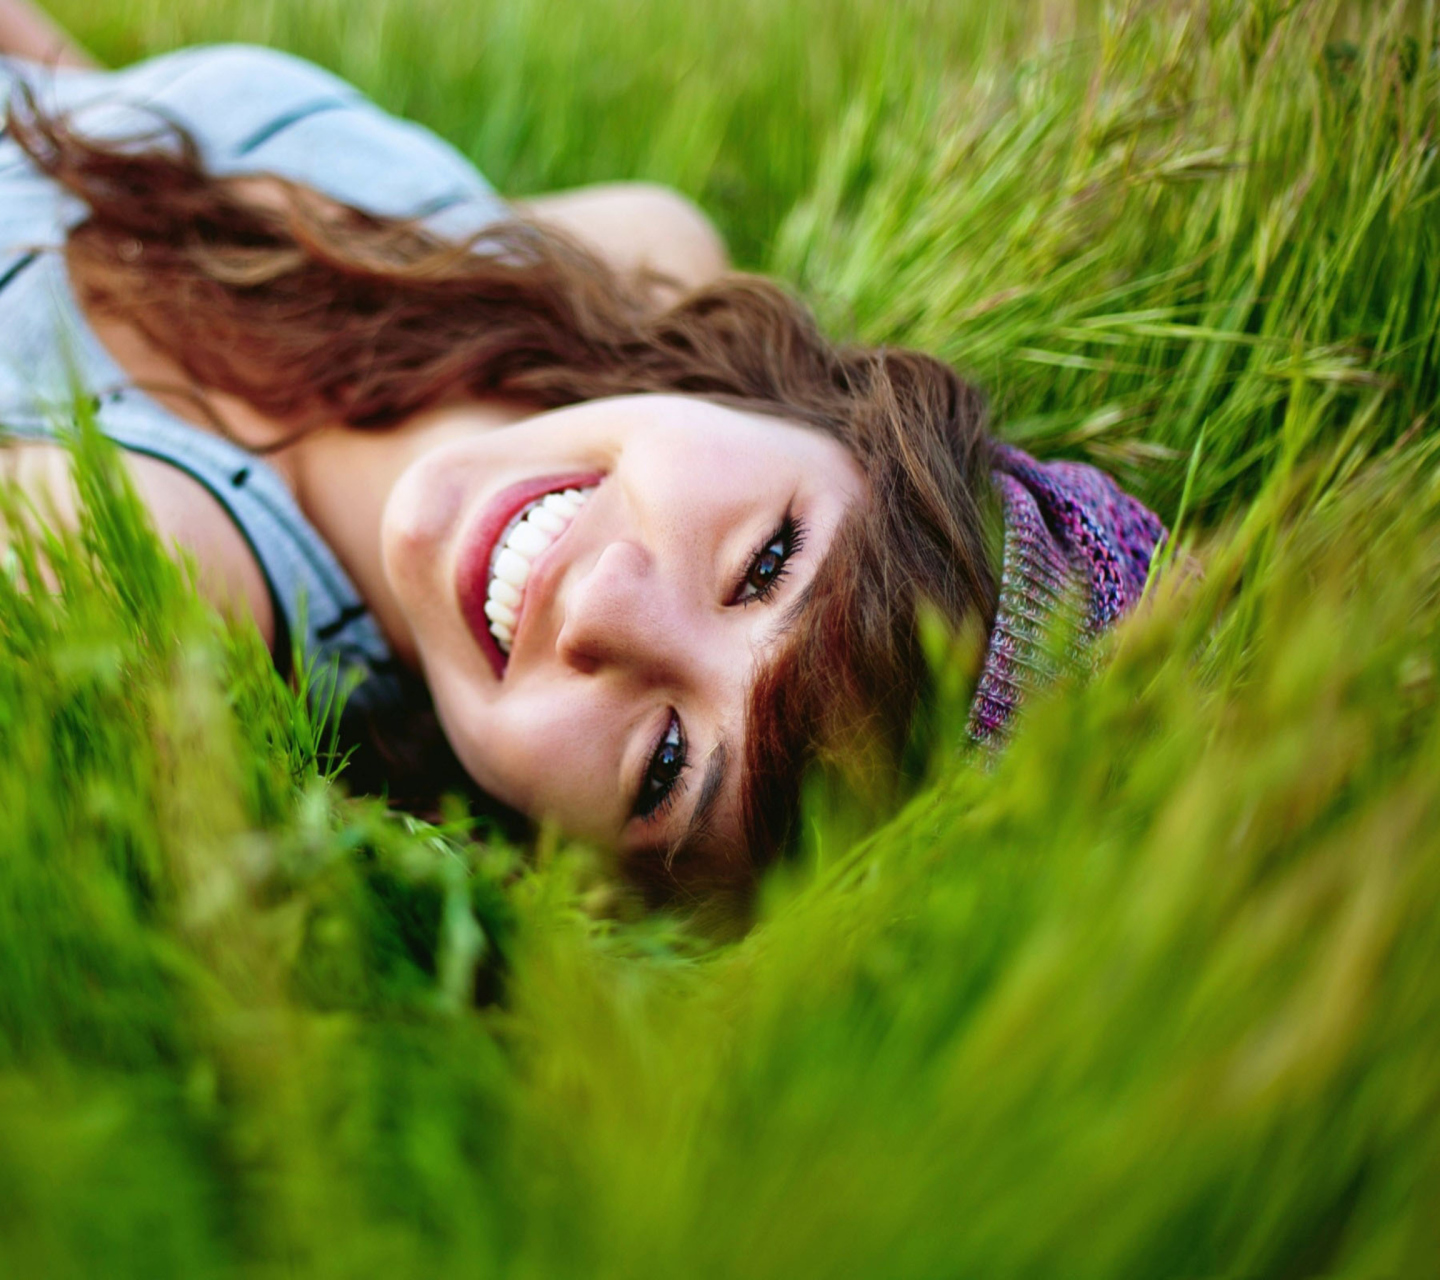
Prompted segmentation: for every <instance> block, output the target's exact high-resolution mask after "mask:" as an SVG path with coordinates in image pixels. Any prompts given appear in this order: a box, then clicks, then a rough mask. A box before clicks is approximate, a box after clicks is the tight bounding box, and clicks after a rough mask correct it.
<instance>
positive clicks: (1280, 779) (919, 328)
mask: <svg viewBox="0 0 1440 1280" xmlns="http://www.w3.org/2000/svg"><path fill="white" fill-rule="evenodd" d="M52 7H53V10H54V12H56V13H57V14H58V16H59V17H60V18H61V20H62V21H64V22H65V23H66V24H67V25H69V27H70V28H71V29H72V30H73V31H74V32H76V34H77V35H78V36H79V37H80V38H81V39H82V40H83V41H85V42H86V43H87V44H88V45H89V46H90V47H91V49H92V50H93V51H94V52H95V53H97V54H98V55H99V56H100V57H101V58H102V59H104V60H106V61H107V62H111V63H123V62H126V61H129V60H132V59H134V58H137V57H140V56H143V55H144V54H147V53H150V52H156V51H160V50H164V49H168V48H171V47H174V46H176V45H179V44H183V43H190V42H197V41H215V40H233V39H243V40H256V41H262V42H265V43H270V44H274V45H278V46H281V47H284V48H288V49H292V50H294V51H296V52H299V53H301V54H304V55H306V56H308V57H311V58H314V59H316V60H318V61H320V62H322V63H324V64H325V65H327V66H329V67H331V68H333V69H335V70H337V71H339V72H341V73H342V74H344V75H346V76H348V77H350V78H351V79H353V80H355V81H356V82H358V83H359V84H360V85H361V86H362V87H364V88H365V89H366V90H367V91H369V92H370V93H371V94H372V95H373V96H374V97H376V98H377V99H378V100H379V101H380V102H381V103H382V104H383V105H385V106H387V107H389V108H391V109H393V110H397V111H401V112H404V113H407V114H410V115H412V116H414V117H415V118H417V119H419V120H421V121H423V122H424V123H426V124H429V125H430V126H431V127H433V128H435V129H437V130H438V131H439V132H441V133H442V134H444V135H445V136H447V137H449V138H450V139H452V140H453V141H454V142H455V143H456V144H457V145H458V146H460V147H461V148H462V149H464V150H465V151H466V152H467V153H468V154H470V155H471V156H472V157H473V158H474V159H475V160H476V162H477V163H478V164H479V165H480V166H481V167H482V169H484V170H485V172H486V173H487V174H488V175H489V176H490V177H491V178H492V179H493V180H494V181H495V182H496V183H497V185H498V186H499V187H500V188H501V189H502V190H503V191H506V192H510V193H514V194H520V193H527V192H533V191H538V190H543V189H547V188H552V187H558V186H564V185H569V184H574V183H578V182H583V181H588V180H593V179H600V178H622V177H644V178H652V179H658V180H663V181H666V182H670V183H673V184H675V185H677V186H679V187H681V188H682V189H684V190H685V191H687V192H688V193H690V194H691V195H693V196H694V197H695V198H696V199H698V200H699V201H700V202H701V203H702V204H703V205H704V206H705V207H706V208H707V209H708V210H709V211H710V212H711V213H712V215H713V216H714V218H715V219H716V221H717V222H718V223H719V224H720V226H721V227H722V228H723V230H724V231H725V232H726V234H727V236H728V237H729V238H730V240H731V243H732V245H733V246H734V250H735V254H736V257H737V260H738V261H739V263H740V264H741V265H743V266H745V267H747V268H754V269H759V270H764V271H768V272H772V273H775V274H777V275H779V276H780V277H782V278H783V279H785V280H787V281H789V282H791V283H792V284H793V285H794V286H795V287H796V288H797V289H799V290H801V291H802V292H803V293H804V294H805V295H806V296H807V297H809V298H810V299H811V300H812V301H813V302H814V304H815V305H816V307H817V308H818V310H819V311H820V313H821V315H822V316H823V317H824V319H825V322H826V324H827V325H828V326H829V327H831V328H832V329H834V330H836V331H837V332H840V333H842V334H845V335H850V336H855V337H858V338H863V339H865V340H869V341H876V342H887V343H906V344H913V345H916V346H921V347H924V348H927V349H930V350H933V351H935V352H937V353H939V354H941V355H943V356H944V357H946V358H948V359H950V360H952V361H954V362H955V363H956V364H957V365H958V366H959V367H961V368H962V369H963V370H965V371H966V372H967V373H969V374H970V375H971V376H973V377H974V378H975V379H977V380H978V381H979V382H981V383H982V384H983V385H984V386H985V387H986V388H987V390H988V391H989V393H990V395H991V397H992V401H993V404H994V406H995V419H996V427H997V430H998V431H999V432H1000V433H1001V434H1002V435H1004V436H1006V437H1008V438H1010V439H1013V440H1016V441H1019V442H1021V443H1023V444H1024V445H1025V446H1026V447H1027V448H1030V449H1031V450H1033V451H1035V452H1037V453H1040V454H1043V455H1047V456H1048V455H1063V456H1071V457H1079V458H1084V459H1088V460H1091V461H1095V462H1098V463H1099V464H1100V465H1103V466H1105V467H1107V468H1108V469H1110V470H1112V471H1113V472H1114V473H1116V474H1117V475H1118V476H1120V477H1121V478H1122V479H1123V480H1124V482H1125V483H1126V484H1128V485H1129V486H1130V487H1132V488H1133V489H1134V490H1135V491H1136V492H1138V493H1140V494H1141V495H1142V496H1143V497H1145V498H1146V499H1147V500H1148V501H1149V502H1151V503H1152V504H1154V505H1155V506H1156V508H1157V509H1158V510H1159V511H1160V512H1161V514H1162V516H1163V518H1164V519H1165V520H1166V522H1167V523H1168V524H1170V525H1171V526H1172V527H1174V528H1175V529H1176V530H1177V531H1178V534H1177V538H1176V541H1175V545H1176V546H1177V547H1180V548H1182V549H1184V550H1185V551H1187V552H1189V553H1193V554H1194V555H1196V556H1197V557H1198V558H1199V560H1200V561H1201V562H1202V563H1203V565H1204V576H1203V579H1201V580H1199V581H1196V580H1193V579H1191V580H1189V581H1188V582H1185V583H1182V584H1180V585H1178V586H1176V585H1172V584H1171V583H1170V582H1169V581H1168V580H1162V581H1161V582H1160V583H1159V589H1158V590H1157V591H1156V592H1155V593H1154V599H1153V603H1152V604H1151V605H1150V607H1148V608H1147V609H1146V610H1145V611H1144V612H1143V614H1142V616H1139V617H1137V618H1135V619H1133V620H1131V621H1130V622H1129V623H1128V624H1127V625H1126V626H1125V627H1124V628H1123V629H1122V631H1121V632H1120V634H1119V635H1118V636H1117V637H1116V638H1115V641H1114V643H1113V644H1111V645H1110V646H1109V647H1108V649H1107V653H1106V660H1105V662H1104V663H1103V664H1102V667H1101V670H1100V672H1099V674H1098V675H1097V677H1096V678H1095V679H1094V680H1092V681H1090V682H1089V683H1087V684H1085V685H1083V686H1068V687H1064V688H1060V689H1057V690H1056V691H1055V693H1054V694H1053V695H1052V696H1050V697H1048V698H1047V699H1045V700H1043V701H1042V702H1041V703H1039V704H1037V705H1036V706H1034V707H1033V709H1032V710H1031V711H1030V713H1029V714H1028V716H1027V717H1026V719H1025V720H1024V722H1023V724H1022V725H1021V728H1020V732H1019V733H1018V735H1017V737H1016V739H1015V741H1014V743H1013V744H1012V746H1011V748H1010V750H1009V751H1008V753H1007V754H1006V756H1005V757H1004V759H1003V761H1002V763H1001V764H1000V766H999V767H998V768H997V769H995V770H993V771H989V772H986V771H982V770H980V769H978V768H977V767H976V766H975V764H974V762H973V761H971V760H968V759H967V758H965V757H964V756H962V755H960V754H958V753H957V754H955V755H953V756H950V755H946V756H945V757H944V758H940V759H936V760H935V761H934V763H933V783H932V784H931V785H930V786H929V787H927V788H926V789H925V790H924V791H923V792H922V793H921V794H920V795H919V796H917V797H916V798H915V799H914V800H913V801H912V802H911V803H910V804H909V805H908V807H907V808H906V809H905V810H904V811H903V812H901V813H900V814H898V815H896V816H894V818H893V820H891V821H889V822H888V823H887V824H886V825H884V826H882V827H881V828H880V829H878V830H874V831H856V830H853V829H852V828H851V827H849V826H847V825H846V824H844V823H842V822H841V821H839V820H838V819H836V818H834V817H833V815H830V816H827V814H826V813H825V812H824V810H823V808H818V807H817V809H816V811H815V813H814V815H813V817H812V821H811V824H810V827H809V831H810V837H809V839H808V840H807V842H806V849H805V852H804V854H803V856H802V857H801V858H800V859H799V861H798V862H797V863H796V864H795V865H794V866H793V867H791V868H788V869H786V870H785V871H783V872H782V873H780V874H778V875H777V876H775V877H774V878H772V880H770V881H769V882H767V884H766V886H765V891H764V894H763V901H762V908H761V913H760V919H759V922H758V924H757V925H756V927H755V928H754V929H753V930H751V931H750V932H749V933H748V934H747V935H746V936H745V937H744V938H743V939H740V940H736V941H731V942H729V943H726V944H724V945H714V944H712V943H707V942H705V941H704V940H703V939H702V938H701V936H700V935H699V934H698V933H697V931H696V930H695V929H694V928H692V927H690V926H688V925H687V923H686V922H685V921H684V920H682V919H678V918H669V917H659V918H653V917H652V918H642V917H640V916H638V915H636V913H634V912H633V911H631V910H629V909H628V908H627V907H626V906H625V904H624V902H623V901H621V900H618V899H617V897H616V895H615V894H614V892H613V891H612V890H611V889H610V888H609V887H608V886H607V882H606V880H605V877H604V875H603V871H602V869H601V868H599V866H598V865H597V863H596V862H595V861H594V860H593V859H592V858H590V857H588V856H586V854H585V853H584V851H582V850H576V849H571V848H567V847H566V846H565V845H564V844H563V843H561V842H557V841H555V840H553V839H549V838H546V839H542V840H541V842H540V847H539V848H537V849H533V850H513V849H509V848H507V847H504V846H503V845H501V844H499V843H497V842H495V841H490V842H485V841H483V840H476V839H472V838H469V837H470V834H471V833H469V832H468V831H467V829H466V827H465V824H464V823H463V822H461V821H459V817H458V814H457V816H456V821H455V822H454V823H452V824H451V826H449V827H446V828H443V829H437V828H431V827H426V826H423V825H421V824H418V823H415V822H413V821H410V820H407V819H405V818H402V817H399V816H397V815H393V814H388V813H386V812H384V811H383V809H382V808H381V807H380V806H379V805H378V803H377V802H375V801H372V800H363V799H348V798H346V796H345V795H344V792H343V777H342V780H341V785H338V786H337V785H335V784H334V782H333V781H332V780H331V777H330V775H331V772H332V761H331V758H330V756H329V754H328V751H327V748H328V744H329V738H328V735H327V732H326V729H325V727H324V725H323V724H322V723H320V722H319V720H318V719H317V717H316V716H314V715H312V714H311V713H310V712H309V711H307V710H306V707H305V703H304V701H303V699H298V698H297V697H296V696H295V695H294V694H293V693H292V692H290V691H288V690H287V689H285V688H283V687H282V686H281V685H280V684H279V683H278V681H276V680H275V679H274V678H273V676H272V675H271V673H270V669H269V664H268V659H267V656H266V655H265V653H264V652H263V650H262V649H261V647H260V645H259V642H258V641H257V640H255V639H254V638H253V637H250V636H247V635H242V634H230V633H227V632H226V631H225V630H224V629H223V628H222V627H221V626H220V624H219V623H218V622H217V621H216V620H215V619H214V617H213V616H212V615H211V614H210V613H209V612H208V611H207V610H206V609H204V608H203V607H202V606H200V605H199V604H198V603H197V602H196V601H195V599H194V597H193V596H192V594H191V593H190V592H189V591H188V589H187V588H186V585H185V581H184V578H183V575H182V574H181V573H180V572H179V570H177V569H176V568H175V567H174V566H173V565H172V564H171V562H170V561H169V560H168V559H167V558H166V557H165V556H164V555H163V554H162V553H161V552H160V550H159V549H158V547H157V546H156V545H155V543H154V542H153V540H152V539H150V538H149V536H148V535H147V534H146V532H145V530H144V529H143V528H142V522H141V520H140V518H139V515H138V512H137V510H136V508H135V507H134V505H133V503H132V501H131V500H130V499H129V498H128V497H127V495H126V494H125V493H124V492H123V491H122V490H121V489H120V488H118V487H117V485H116V484H115V482H114V480H113V478H112V473H111V471H110V467H109V462H108V460H107V457H106V454H105V452H104V451H103V450H102V449H100V448H99V447H98V446H97V445H96V444H95V443H94V442H93V440H91V439H90V438H89V437H88V436H85V437H82V438H81V440H80V442H79V443H78V444H77V449H78V450H79V452H80V455H81V467H80V473H81V475H82V476H83V477H85V484H86V488H87V496H88V498H89V502H90V515H89V518H88V519H87V522H86V523H85V525H84V528H83V529H82V531H81V532H80V534H78V535H76V536H73V537H70V538H68V539H65V540H55V539H52V540H51V545H50V546H49V547H48V556H49V558H50V560H51V561H52V563H53V564H54V565H55V566H56V572H57V574H58V576H59V578H60V588H61V589H60V591H59V593H58V594H57V595H54V596H52V595H51V594H50V593H48V592H44V591H38V592H37V591H27V590H26V589H25V587H24V581H25V577H26V575H27V574H33V573H35V572H37V570H36V569H35V561H34V556H35V554H37V551H36V549H35V548H34V547H28V548H22V551H23V553H24V554H22V555H21V556H20V558H19V561H18V563H16V564H15V565H13V566H12V569H11V572H10V574H9V575H8V576H7V575H0V597H3V598H0V649H3V656H0V759H3V761H4V767H3V769H0V813H3V815H4V822H3V834H0V1271H3V1274H5V1275H6V1276H14V1277H17V1278H18V1277H28V1276H46V1277H64V1276H86V1277H90V1276H102V1275H103V1276H106V1277H127V1276H136V1277H140V1276H143V1277H146V1278H147V1280H153V1278H154V1277H157V1276H170V1275H174V1276H184V1277H187V1278H188V1277H203V1276H265V1277H269V1276H274V1277H280V1276H298V1275H304V1276H333V1277H341V1276H344V1277H350V1276H356V1277H358V1276H387V1277H401V1276H424V1277H426V1278H427V1280H435V1278H437V1277H442V1276H462V1275H463V1276H486V1275H505V1276H515V1277H542V1276H544V1277H551V1276H579V1277H587V1278H592V1277H596V1278H598V1277H622V1276H623V1277H641V1276H644V1277H667V1278H668V1277H746V1278H747V1280H749V1278H756V1280H759V1278H762V1277H768V1276H774V1277H777V1278H780V1277H784V1278H786V1280H793V1278H796V1277H811V1276H822V1275H825V1276H831V1275H833V1276H846V1277H850V1276H873V1277H883V1278H884V1280H908V1278H910V1277H914V1278H915V1280H920V1278H922V1277H926V1278H928V1277H941V1276H962V1275H964V1276H968V1275H974V1276H998V1275H1021V1274H1023V1275H1031V1276H1040V1275H1054V1276H1064V1277H1067V1278H1072V1277H1084V1276H1097V1277H1100V1276H1103V1277H1111V1276H1122V1275H1123V1276H1156V1275H1167V1274H1177V1275H1178V1274H1185V1275H1195V1274H1210V1273H1230V1274H1241V1273H1243V1274H1248V1275H1258V1274H1263V1275H1276V1276H1302V1275H1311V1274H1317V1273H1321V1272H1324V1273H1326V1274H1332V1273H1333V1274H1337V1275H1338V1274H1345V1275H1367V1276H1368V1275H1375V1274H1431V1273H1433V1272H1434V1270H1435V1265H1436V1262H1435V1260H1436V1258H1437V1257H1440V1227H1437V1223H1440V1065H1437V1064H1440V719H1437V715H1436V708H1437V698H1440V688H1437V678H1440V677H1437V663H1440V457H1437V450H1440V445H1437V432H1436V427H1437V423H1436V413H1437V402H1440V173H1437V147H1440V139H1437V129H1440V53H1437V36H1440V29H1437V12H1436V7H1435V5H1434V4H1433V3H1420V2H1419V0H1417V2H1415V3H1408V4H1406V3H1400V4H1396V3H1389V4H1386V3H1374V4H1361V3H1344V2H1341V0H1314V2H1309V0H1287V2H1286V3H1280V2H1279V0H1251V2H1249V3H1227V2H1226V0H1217V2H1214V3H1211V4H1208V5H1201V4H1193V5H1192V4H1182V3H1160V2H1156V3H1145V4H1141V3H1133V4H1128V5H1127V4H1111V5H1103V6H1102V5H1098V4H1089V3H1085V0H1036V3H1034V4H1014V5H982V4H964V3H961V2H960V0H950V2H942V0H933V2H930V3H921V2H919V0H732V3H731V4H729V5H728V6H724V8H723V11H722V9H721V8H720V7H717V6H704V5H687V4H680V3H675V2H674V0H505V2H503V3H501V2H499V0H469V2H468V3H464V4H462V3H460V2H459V0H409V2H408V3H403V4H402V3H399V0H245V2H243V3H242V2H241V0H184V3H183V4H179V5H177V4H175V3H173V0H171V2H167V3H162V2H161V0H110V2H109V3H107V5H106V6H105V7H104V12H103V13H100V12H97V8H96V6H93V5H90V4H83V3H81V2H80V0H64V3H56V4H54V5H53V6H52ZM961 692H962V693H963V691H961ZM955 700H956V702H957V706H956V707H946V708H942V709H941V714H950V715H953V716H954V719H955V722H956V731H955V735H954V739H955V741H956V742H958V741H959V738H960V729H959V725H960V723H961V718H962V714H961V713H962V710H963V707H961V706H960V703H961V701H962V699H961V698H960V697H959V696H957V698H956V699H955Z"/></svg>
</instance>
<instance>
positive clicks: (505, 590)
mask: <svg viewBox="0 0 1440 1280" xmlns="http://www.w3.org/2000/svg"><path fill="white" fill-rule="evenodd" d="M485 598H486V599H487V600H495V601H498V602H499V603H500V604H508V605H509V606H510V607H511V608H512V609H513V608H515V607H516V606H517V605H518V604H519V603H520V600H521V598H522V597H521V592H520V588H519V587H512V586H511V585H510V584H509V583H508V582H506V581H505V579H504V578H491V579H490V590H489V591H487V592H486V593H485Z"/></svg>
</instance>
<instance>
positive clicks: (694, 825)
mask: <svg viewBox="0 0 1440 1280" xmlns="http://www.w3.org/2000/svg"><path fill="white" fill-rule="evenodd" d="M729 763H730V748H729V747H728V746H727V745H726V743H725V739H724V738H721V739H719V740H718V741H717V742H716V743H715V746H714V747H713V748H711V751H710V755H709V758H708V759H707V760H706V761H705V777H704V778H703V779H702V780H701V782H700V798H699V799H698V800H696V801H695V807H694V808H693V809H692V810H691V811H690V820H689V821H688V822H687V823H686V824H685V830H684V831H682V832H681V833H680V836H679V838H678V839H676V840H674V841H672V842H671V845H670V847H671V848H672V849H683V848H684V847H685V846H686V845H688V844H690V842H691V841H693V840H694V839H695V838H696V837H697V836H699V835H700V833H701V832H702V831H703V830H704V829H705V827H706V826H707V825H708V823H709V821H710V818H711V816H712V815H713V814H714V812H715V806H716V804H718V803H719V801H720V793H721V792H722V791H724V790H725V769H726V766H727V765H728V764H729Z"/></svg>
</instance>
